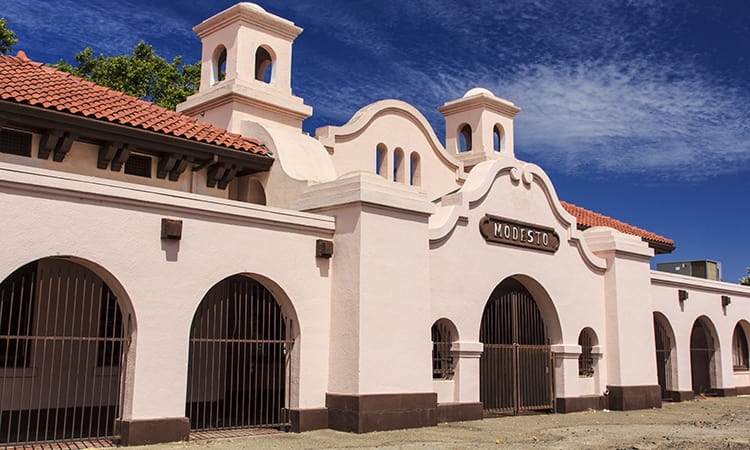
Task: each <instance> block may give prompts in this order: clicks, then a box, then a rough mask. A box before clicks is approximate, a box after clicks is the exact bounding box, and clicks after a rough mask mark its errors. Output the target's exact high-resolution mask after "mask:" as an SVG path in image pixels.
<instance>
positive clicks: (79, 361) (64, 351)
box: [0, 258, 133, 446]
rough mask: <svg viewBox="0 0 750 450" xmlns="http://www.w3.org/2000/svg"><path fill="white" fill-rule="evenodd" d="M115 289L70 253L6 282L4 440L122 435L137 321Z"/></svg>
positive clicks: (0, 308)
mask: <svg viewBox="0 0 750 450" xmlns="http://www.w3.org/2000/svg"><path fill="white" fill-rule="evenodd" d="M113 288H114V289H115V290H114V291H113ZM115 291H116V292H122V289H120V288H119V287H116V286H112V287H110V285H108V284H107V283H106V282H105V281H104V280H102V278H100V277H99V276H98V275H97V274H95V273H94V272H93V271H92V270H90V269H89V268H87V267H85V266H84V265H82V264H79V263H77V262H74V261H73V260H71V259H68V258H44V259H40V260H37V261H34V262H31V263H29V264H26V265H25V266H23V267H21V268H19V269H17V270H16V271H15V272H13V273H12V274H11V275H10V276H8V277H7V278H6V279H5V280H4V281H3V282H2V284H0V369H2V370H0V446H4V445H14V444H19V443H29V442H34V443H42V442H61V441H66V440H71V439H107V438H115V437H116V435H117V433H118V430H117V425H116V424H117V422H118V421H119V419H120V418H121V417H122V398H123V392H122V389H123V379H124V374H125V373H126V368H125V366H126V363H127V359H128V358H127V352H128V347H129V343H130V334H131V330H132V329H133V323H132V319H131V317H132V316H131V314H130V313H128V312H126V311H129V308H127V309H125V308H123V306H124V304H125V303H127V302H126V301H125V299H121V298H118V296H117V295H116V294H115Z"/></svg>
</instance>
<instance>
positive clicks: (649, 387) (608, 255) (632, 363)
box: [584, 227, 661, 410]
mask: <svg viewBox="0 0 750 450" xmlns="http://www.w3.org/2000/svg"><path fill="white" fill-rule="evenodd" d="M584 236H585V238H586V242H587V243H588V245H589V247H590V248H591V250H592V251H593V252H594V253H595V254H596V255H597V256H600V257H602V258H604V259H606V260H607V272H606V273H605V276H604V302H605V311H606V324H607V335H606V342H605V343H604V344H605V348H606V349H607V357H606V361H607V389H608V391H609V406H610V408H612V409H624V410H628V409H642V408H651V407H660V406H661V388H660V387H659V385H658V381H657V376H656V357H655V351H656V350H655V349H656V346H655V344H654V328H653V305H652V300H651V280H650V267H649V261H650V259H651V257H652V256H653V250H652V249H651V248H649V247H648V245H647V244H646V243H645V242H643V241H642V240H641V239H640V238H638V237H636V236H631V235H626V234H623V233H620V232H619V231H617V230H614V229H611V228H603V227H595V228H590V229H588V230H586V231H585V232H584Z"/></svg>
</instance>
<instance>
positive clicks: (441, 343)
mask: <svg viewBox="0 0 750 450" xmlns="http://www.w3.org/2000/svg"><path fill="white" fill-rule="evenodd" d="M456 338H458V336H457V333H456V332H455V327H454V326H453V324H452V323H451V322H450V321H449V320H447V319H440V320H438V321H437V322H435V323H434V324H433V325H432V378H433V379H435V380H451V379H453V375H454V373H455V368H454V364H453V356H451V345H452V343H453V341H455V340H456Z"/></svg>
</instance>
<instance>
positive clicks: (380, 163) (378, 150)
mask: <svg viewBox="0 0 750 450" xmlns="http://www.w3.org/2000/svg"><path fill="white" fill-rule="evenodd" d="M387 161H388V149H387V148H386V147H385V144H378V145H377V146H376V147H375V173H376V174H378V175H380V176H381V177H383V178H387V177H388V166H387Z"/></svg>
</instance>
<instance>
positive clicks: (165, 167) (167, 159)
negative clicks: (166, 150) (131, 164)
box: [156, 153, 177, 179]
mask: <svg viewBox="0 0 750 450" xmlns="http://www.w3.org/2000/svg"><path fill="white" fill-rule="evenodd" d="M176 162H177V158H175V154H174V153H170V154H167V155H164V156H160V157H159V163H158V164H157V165H156V178H160V179H164V178H166V177H167V173H169V172H170V171H171V170H172V169H173V168H174V165H175V163H176Z"/></svg>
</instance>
